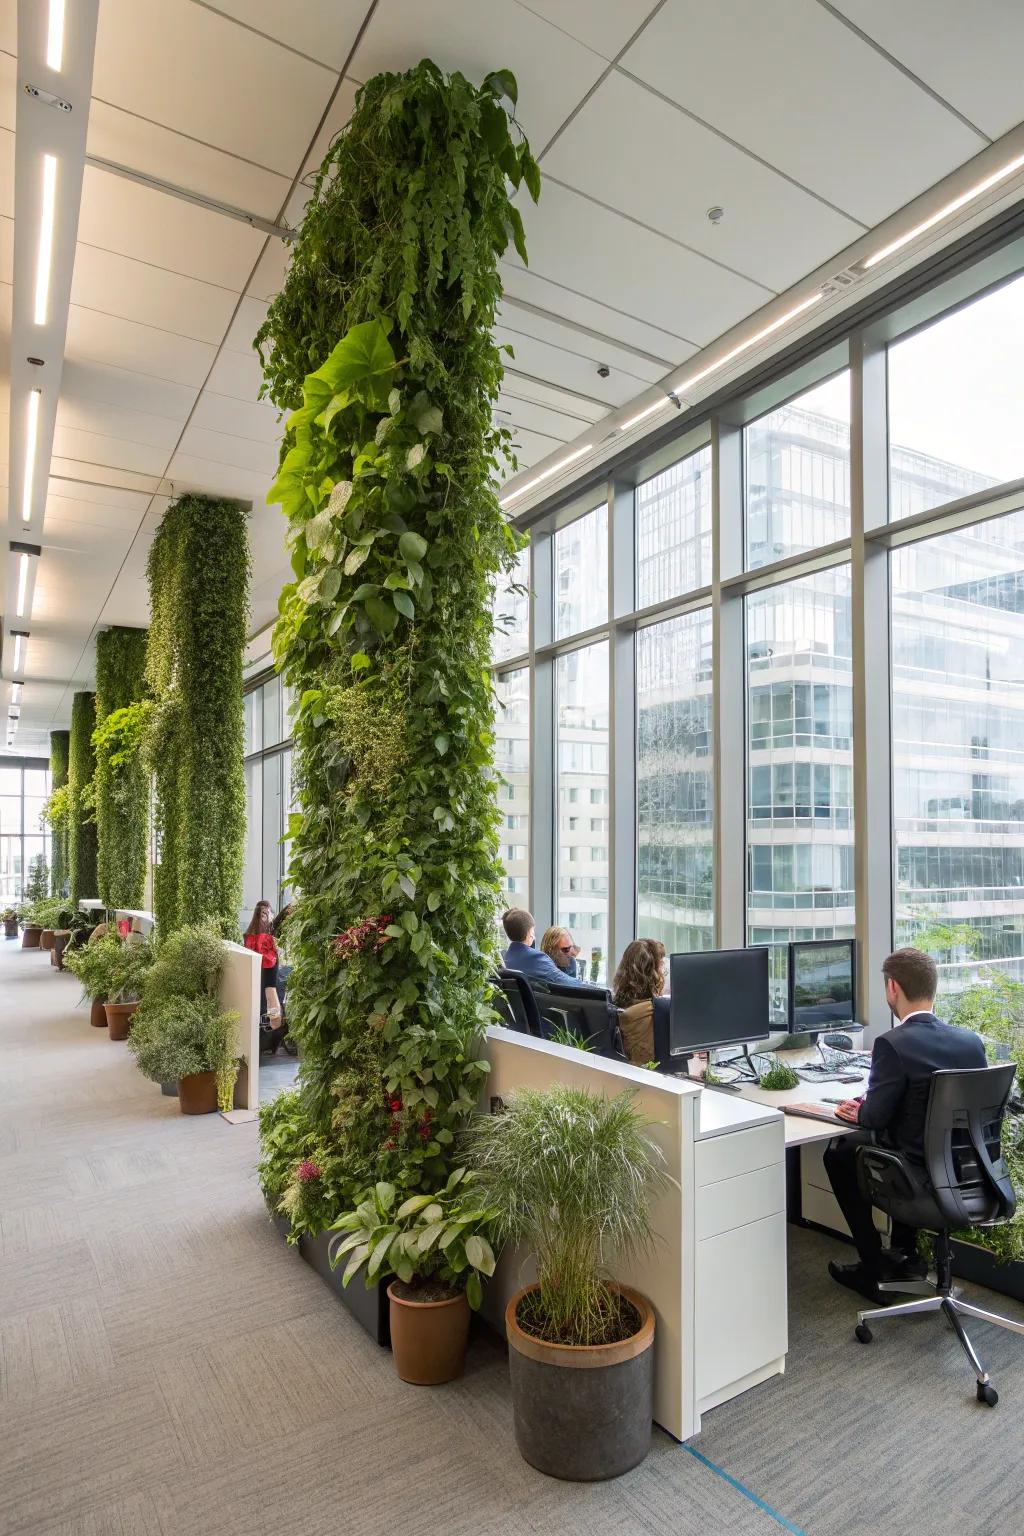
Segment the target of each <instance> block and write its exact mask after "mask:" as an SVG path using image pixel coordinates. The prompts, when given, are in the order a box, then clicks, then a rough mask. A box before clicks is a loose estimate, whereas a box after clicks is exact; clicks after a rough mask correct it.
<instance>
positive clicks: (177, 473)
mask: <svg viewBox="0 0 1024 1536" xmlns="http://www.w3.org/2000/svg"><path fill="white" fill-rule="evenodd" d="M167 478H168V479H169V480H171V481H172V482H173V484H174V492H175V495H181V494H182V492H184V491H201V492H205V493H206V495H208V496H234V497H237V498H238V500H239V501H250V500H256V501H262V500H263V499H264V497H265V496H266V494H267V491H268V490H269V489H270V483H271V480H272V478H273V477H272V476H271V475H265V474H260V473H258V472H257V471H256V470H253V469H242V468H240V467H238V466H237V465H232V464H218V463H217V462H216V460H214V459H203V458H197V457H196V456H195V455H194V454H188V453H176V454H175V455H174V458H173V459H172V460H171V462H170V465H169V466H168V470H167Z"/></svg>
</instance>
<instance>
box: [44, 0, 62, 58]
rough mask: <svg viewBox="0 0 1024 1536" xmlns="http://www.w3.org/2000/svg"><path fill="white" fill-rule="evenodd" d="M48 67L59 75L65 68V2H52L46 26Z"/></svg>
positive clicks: (55, 0) (58, 0) (51, 0)
mask: <svg viewBox="0 0 1024 1536" xmlns="http://www.w3.org/2000/svg"><path fill="white" fill-rule="evenodd" d="M46 67H47V69H52V70H54V71H55V72H56V73H57V74H60V72H61V70H62V69H63V68H64V0H50V13H49V18H48V20H47V24H46Z"/></svg>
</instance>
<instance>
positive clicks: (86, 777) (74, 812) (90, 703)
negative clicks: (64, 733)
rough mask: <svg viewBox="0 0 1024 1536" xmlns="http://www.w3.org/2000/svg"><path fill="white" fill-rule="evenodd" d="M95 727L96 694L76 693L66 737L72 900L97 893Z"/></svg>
mask: <svg viewBox="0 0 1024 1536" xmlns="http://www.w3.org/2000/svg"><path fill="white" fill-rule="evenodd" d="M95 729H96V695H95V694H94V693H76V694H75V697H74V699H73V700H72V703H71V731H70V735H69V741H68V787H69V789H70V794H69V795H68V877H69V880H70V885H71V901H72V903H73V905H75V906H77V905H78V903H79V902H80V901H81V900H82V898H83V897H87V896H96V895H97V894H98V890H99V886H98V881H97V874H96V821H95V808H94V804H93V796H94V789H95V785H94V778H95V774H96V753H95V750H94V748H93V744H92V733H93V731H94V730H95Z"/></svg>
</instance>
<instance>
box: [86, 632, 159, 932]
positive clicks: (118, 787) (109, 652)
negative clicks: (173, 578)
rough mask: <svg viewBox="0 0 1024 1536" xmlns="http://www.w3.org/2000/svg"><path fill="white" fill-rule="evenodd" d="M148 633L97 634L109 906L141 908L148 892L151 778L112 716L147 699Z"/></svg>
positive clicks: (101, 846) (97, 740)
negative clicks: (122, 741) (121, 747)
mask: <svg viewBox="0 0 1024 1536" xmlns="http://www.w3.org/2000/svg"><path fill="white" fill-rule="evenodd" d="M145 684H146V631H145V630H144V629H121V628H114V629H108V630H104V631H103V633H102V634H100V635H98V636H97V637H96V731H95V734H94V737H93V746H94V747H95V749H96V834H97V842H98V849H97V871H98V875H99V893H100V896H101V898H102V900H103V901H104V903H105V904H106V906H107V907H126V908H128V909H129V910H131V909H133V908H139V907H141V906H142V904H143V901H144V900H145V894H146V856H147V851H148V842H149V776H148V774H147V772H146V769H145V766H144V764H143V761H142V757H141V753H140V752H138V751H136V752H131V753H125V752H124V751H120V752H119V751H118V750H117V746H118V742H117V737H116V736H113V737H112V735H111V731H110V729H109V726H110V723H111V720H112V719H113V720H114V721H115V723H116V721H117V719H118V717H119V716H120V714H121V712H123V711H125V710H126V709H127V708H128V707H129V706H130V705H132V704H135V703H137V702H139V701H140V700H141V699H142V696H143V693H144V691H145Z"/></svg>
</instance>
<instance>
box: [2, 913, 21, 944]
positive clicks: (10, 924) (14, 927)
mask: <svg viewBox="0 0 1024 1536" xmlns="http://www.w3.org/2000/svg"><path fill="white" fill-rule="evenodd" d="M17 937H18V919H17V918H16V917H5V918H4V938H5V939H16V938H17Z"/></svg>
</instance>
